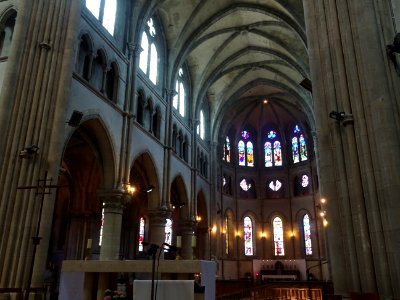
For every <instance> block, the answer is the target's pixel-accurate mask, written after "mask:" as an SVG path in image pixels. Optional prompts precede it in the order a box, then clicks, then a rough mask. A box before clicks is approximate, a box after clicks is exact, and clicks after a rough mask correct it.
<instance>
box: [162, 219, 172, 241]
mask: <svg viewBox="0 0 400 300" xmlns="http://www.w3.org/2000/svg"><path fill="white" fill-rule="evenodd" d="M166 221H167V222H166V223H165V230H164V233H165V238H164V242H165V243H167V244H169V245H171V241H172V221H171V219H167V220H166Z"/></svg>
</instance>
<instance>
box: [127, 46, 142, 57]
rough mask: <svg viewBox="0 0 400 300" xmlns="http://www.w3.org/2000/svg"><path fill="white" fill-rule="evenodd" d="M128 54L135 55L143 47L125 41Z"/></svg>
mask: <svg viewBox="0 0 400 300" xmlns="http://www.w3.org/2000/svg"><path fill="white" fill-rule="evenodd" d="M127 45H128V51H129V54H130V55H132V56H134V57H137V56H139V55H140V53H142V51H143V48H142V47H141V46H140V45H139V44H133V43H127Z"/></svg>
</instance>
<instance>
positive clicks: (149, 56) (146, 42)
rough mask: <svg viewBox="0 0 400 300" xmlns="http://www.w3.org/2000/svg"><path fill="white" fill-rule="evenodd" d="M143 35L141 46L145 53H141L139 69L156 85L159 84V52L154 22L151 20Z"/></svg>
mask: <svg viewBox="0 0 400 300" xmlns="http://www.w3.org/2000/svg"><path fill="white" fill-rule="evenodd" d="M146 25H147V26H146V28H145V30H144V31H143V33H142V41H141V43H140V46H141V47H142V49H143V51H142V52H141V53H140V58H139V68H140V69H141V70H142V71H143V72H144V73H145V74H146V75H147V76H148V77H149V79H150V80H151V82H153V83H154V84H157V83H158V65H159V62H158V50H157V45H156V37H157V36H156V34H157V32H156V28H155V27H154V21H153V19H152V18H150V19H149V20H148V21H147V24H146Z"/></svg>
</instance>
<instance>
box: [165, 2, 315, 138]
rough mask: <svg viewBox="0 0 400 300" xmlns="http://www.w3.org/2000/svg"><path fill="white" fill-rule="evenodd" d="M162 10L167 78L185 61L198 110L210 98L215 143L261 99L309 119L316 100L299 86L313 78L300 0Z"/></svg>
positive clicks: (171, 5)
mask: <svg viewBox="0 0 400 300" xmlns="http://www.w3.org/2000/svg"><path fill="white" fill-rule="evenodd" d="M158 11H159V14H160V16H161V19H162V22H163V25H164V26H165V34H166V38H167V41H168V45H169V47H170V53H169V65H170V66H171V67H170V68H169V71H170V72H171V74H170V75H173V74H176V73H177V69H178V68H179V67H181V66H182V65H183V64H184V63H185V62H186V63H187V65H188V67H189V70H190V77H191V86H192V98H193V99H194V101H195V103H194V107H195V108H196V109H198V108H199V103H201V101H202V100H203V99H205V98H206V99H208V101H209V104H210V114H211V120H213V122H214V123H212V124H211V126H212V128H211V129H212V133H213V137H212V138H213V139H214V138H217V136H218V133H219V131H220V129H221V128H220V124H222V123H225V122H224V121H228V120H232V118H234V117H235V116H236V114H238V113H239V112H240V111H241V110H242V109H243V108H244V107H248V106H249V105H250V104H251V103H252V102H254V101H260V99H264V98H273V99H274V100H273V101H275V102H280V105H281V106H282V105H283V106H285V105H286V104H287V105H289V106H288V109H289V108H290V109H292V108H293V105H295V106H296V107H297V108H300V110H302V111H303V112H304V113H305V115H307V116H308V118H312V114H311V107H312V103H311V101H312V100H311V95H310V93H309V92H308V91H306V90H305V89H304V88H303V87H301V86H300V85H299V83H300V82H301V81H302V80H303V79H305V78H309V66H308V55H307V45H306V37H305V28H304V19H303V9H302V1H301V0H279V1H277V0H258V1H257V0H253V1H251V0H247V1H234V0H165V1H161V3H159V5H158ZM170 78H171V76H170ZM169 84H170V86H173V83H172V82H171V83H169ZM309 121H311V120H309ZM311 123H312V122H311Z"/></svg>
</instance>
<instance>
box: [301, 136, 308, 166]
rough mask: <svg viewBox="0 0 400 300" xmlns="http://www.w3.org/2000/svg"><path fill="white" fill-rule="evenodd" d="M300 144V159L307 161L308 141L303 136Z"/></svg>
mask: <svg viewBox="0 0 400 300" xmlns="http://www.w3.org/2000/svg"><path fill="white" fill-rule="evenodd" d="M299 142H300V159H301V161H304V160H307V147H306V141H305V139H304V136H303V135H302V134H301V135H300V138H299Z"/></svg>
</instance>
